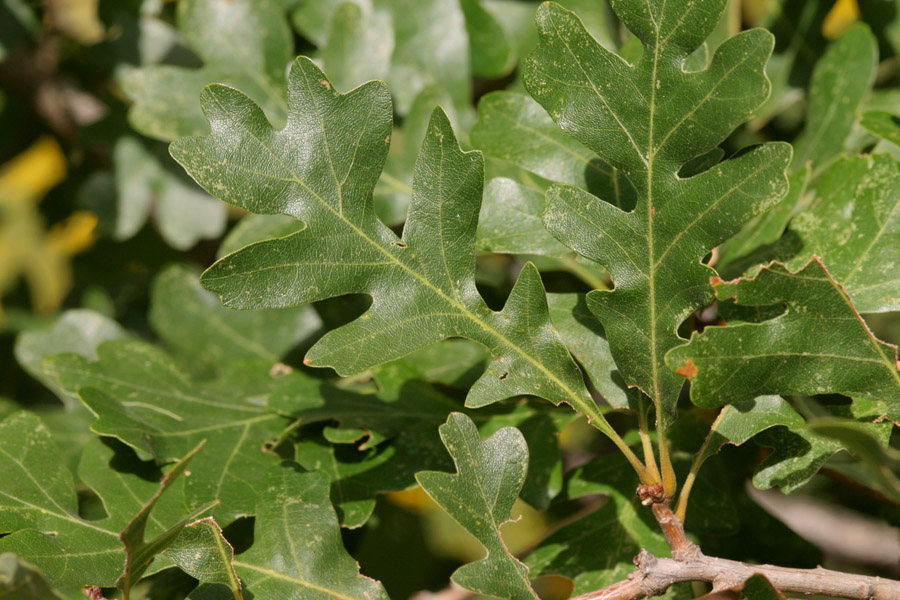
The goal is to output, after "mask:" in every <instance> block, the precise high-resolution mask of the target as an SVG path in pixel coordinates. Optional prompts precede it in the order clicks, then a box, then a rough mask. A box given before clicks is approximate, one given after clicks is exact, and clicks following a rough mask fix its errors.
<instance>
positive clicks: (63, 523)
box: [0, 412, 193, 591]
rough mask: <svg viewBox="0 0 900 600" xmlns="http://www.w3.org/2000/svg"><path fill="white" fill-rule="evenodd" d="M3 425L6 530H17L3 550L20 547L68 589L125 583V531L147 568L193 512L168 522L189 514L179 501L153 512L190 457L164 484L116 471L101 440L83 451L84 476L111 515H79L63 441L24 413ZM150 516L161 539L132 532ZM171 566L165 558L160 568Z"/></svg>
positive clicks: (138, 565)
mask: <svg viewBox="0 0 900 600" xmlns="http://www.w3.org/2000/svg"><path fill="white" fill-rule="evenodd" d="M0 429H2V436H0V444H2V446H0V469H2V477H0V486H2V497H3V500H2V503H3V505H4V506H3V510H2V511H0V529H2V530H3V532H5V533H9V535H7V536H5V537H3V538H2V539H0V553H3V552H14V553H15V554H17V555H18V556H19V557H21V558H22V559H23V560H24V561H26V562H28V563H29V564H32V565H34V566H35V567H36V568H38V569H39V570H40V571H41V572H43V573H44V574H45V576H46V577H47V578H48V580H49V581H50V583H51V584H52V585H54V586H56V587H59V588H60V589H61V590H63V591H65V590H66V589H68V590H70V591H80V590H81V587H82V586H84V585H86V584H90V585H99V586H103V587H107V586H113V585H115V584H116V583H117V580H118V579H119V577H120V576H121V575H122V574H123V569H124V568H125V566H126V551H125V547H123V544H122V540H120V534H119V532H120V531H121V532H123V533H122V536H123V539H125V538H127V539H129V540H130V542H129V543H131V544H132V548H134V549H135V550H136V551H137V554H138V555H139V558H138V560H136V561H135V560H133V558H132V557H133V556H134V554H131V555H129V562H128V565H129V568H130V569H132V570H134V571H135V572H142V571H144V570H145V569H146V568H147V567H148V566H149V565H150V562H151V561H152V560H153V558H154V555H155V554H156V553H157V552H159V551H161V550H163V549H164V548H165V543H166V542H167V541H170V540H171V537H173V534H177V532H178V530H180V528H181V527H183V526H184V525H186V524H187V523H188V522H189V521H190V520H191V519H192V518H193V517H191V518H189V519H185V520H182V521H181V522H179V523H177V524H176V525H174V526H166V525H164V523H167V522H168V523H171V522H173V521H175V520H176V519H178V518H179V517H181V516H182V515H181V514H179V512H180V510H179V509H175V510H172V504H169V506H168V507H166V509H164V510H163V511H162V513H163V514H159V513H160V511H155V512H154V513H153V515H150V511H151V510H152V509H153V507H154V505H155V504H156V503H157V501H158V500H159V499H160V494H162V492H163V491H165V490H166V488H167V487H169V486H170V485H172V483H173V482H174V481H175V479H176V478H177V477H178V475H179V474H180V473H181V472H182V471H183V470H184V468H185V465H186V460H187V458H189V456H186V460H185V461H184V462H182V463H180V464H178V465H176V466H175V467H173V469H172V470H171V471H170V474H171V475H170V476H169V475H167V476H165V477H163V481H162V485H161V486H160V484H159V483H157V481H154V480H149V481H148V480H146V479H144V478H142V477H140V476H138V475H137V474H131V473H123V472H117V471H114V470H113V469H111V468H110V461H111V460H112V459H113V451H112V450H111V449H110V448H108V447H106V446H104V445H103V444H102V443H100V442H99V440H95V441H94V443H92V444H91V445H90V446H89V447H88V450H86V451H85V453H84V455H83V457H82V462H81V466H80V467H79V475H80V478H81V479H82V481H84V482H85V483H86V484H88V485H89V486H91V488H92V489H93V490H94V491H95V492H96V493H97V495H98V496H100V498H101V499H103V500H104V504H105V506H106V508H107V512H108V514H109V516H108V517H107V518H106V519H103V520H100V521H87V520H85V519H83V518H81V517H80V516H79V514H78V502H77V498H76V495H75V489H74V485H73V480H72V476H71V474H70V473H69V471H68V470H66V468H65V466H63V465H62V464H60V462H59V461H58V460H57V458H56V454H57V450H56V447H55V444H54V443H53V441H52V439H51V437H50V433H49V431H48V430H47V429H46V428H45V427H44V426H43V424H42V423H41V422H40V420H39V419H38V418H37V417H35V416H34V415H32V414H30V413H26V412H21V413H17V414H14V415H12V416H10V417H8V418H7V419H5V420H4V421H3V422H2V424H0ZM175 506H178V504H175ZM176 511H177V512H176ZM136 513H137V515H138V516H137V517H133V515H135V514H136ZM148 518H149V524H150V527H149V532H150V533H151V534H153V535H155V536H156V537H155V538H154V539H153V540H151V541H150V542H144V541H143V535H142V534H143V527H139V528H138V530H137V531H136V533H139V534H140V535H138V536H136V537H132V534H131V533H129V532H132V531H135V530H134V529H133V527H134V526H133V525H131V524H132V523H134V524H137V525H141V524H147V523H148ZM166 565H167V563H166V562H165V561H161V562H158V563H157V564H154V565H153V567H154V568H156V569H158V568H161V567H164V566H166ZM123 583H124V585H126V586H127V585H128V583H127V582H123Z"/></svg>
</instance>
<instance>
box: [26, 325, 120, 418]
mask: <svg viewBox="0 0 900 600" xmlns="http://www.w3.org/2000/svg"><path fill="white" fill-rule="evenodd" d="M124 337H127V333H126V332H125V331H124V330H123V329H122V328H121V327H120V326H119V324H118V323H116V322H115V321H113V320H112V319H109V318H107V317H104V316H103V315H101V314H99V313H96V312H93V311H90V310H80V309H75V310H67V311H66V312H64V313H62V314H61V315H60V316H59V317H58V318H57V319H56V321H54V323H53V325H52V326H51V327H49V328H47V329H31V330H26V331H23V332H22V334H21V335H20V336H19V337H18V339H16V346H15V353H16V360H17V361H18V362H19V365H21V367H22V368H23V369H25V370H26V371H27V372H28V374H29V375H31V376H32V377H34V378H35V379H37V380H38V381H40V382H41V383H43V384H44V385H45V386H47V387H48V388H50V389H51V390H53V392H54V393H55V394H56V395H57V396H58V397H59V399H60V400H62V401H63V402H64V403H65V404H66V406H67V407H69V408H74V407H75V406H76V405H77V404H79V401H78V398H77V396H76V395H75V394H72V393H67V392H66V391H65V390H64V389H63V388H62V387H61V386H60V385H59V383H58V382H57V381H56V379H55V378H54V377H51V376H49V375H48V374H47V373H45V372H44V361H45V360H46V359H48V358H50V357H51V356H53V355H55V354H60V353H63V352H71V353H73V354H78V355H80V356H83V357H85V358H91V359H93V358H96V356H97V354H96V352H97V346H98V345H100V344H101V343H103V342H106V341H109V340H116V339H121V338H124Z"/></svg>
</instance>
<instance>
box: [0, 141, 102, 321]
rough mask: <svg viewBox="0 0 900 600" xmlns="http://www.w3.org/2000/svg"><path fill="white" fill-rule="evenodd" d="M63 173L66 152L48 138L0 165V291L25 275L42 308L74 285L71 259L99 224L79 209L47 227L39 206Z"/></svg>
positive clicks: (33, 298)
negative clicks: (46, 228) (48, 228)
mask: <svg viewBox="0 0 900 600" xmlns="http://www.w3.org/2000/svg"><path fill="white" fill-rule="evenodd" d="M65 177H66V159H65V156H64V155H63V152H62V150H61V149H60V147H59V144H57V143H56V141H55V140H54V139H52V138H49V137H48V138H43V139H41V140H39V141H38V142H36V143H35V144H34V145H33V146H31V148H29V149H28V150H26V151H25V152H23V153H21V154H20V155H19V156H17V157H16V158H14V159H12V160H11V161H9V162H8V163H7V164H5V165H3V167H0V295H2V294H3V293H5V292H6V291H8V290H9V289H10V288H12V287H13V285H15V283H16V281H17V280H18V279H19V277H22V276H24V277H25V279H26V281H27V282H28V288H29V291H30V293H31V302H32V305H33V306H34V309H35V310H36V311H37V312H41V313H49V312H53V311H55V310H57V309H58V308H59V306H60V305H61V304H62V301H63V299H64V298H65V295H66V294H67V293H68V291H69V289H70V287H71V285H72V270H71V266H70V265H69V259H70V257H71V256H72V255H73V254H76V253H78V252H81V251H83V250H85V249H86V248H88V247H89V246H90V245H91V244H93V242H94V229H95V228H96V226H97V217H96V216H95V215H94V214H92V213H90V212H86V211H79V212H76V213H74V214H72V215H71V216H69V218H67V219H65V220H64V221H62V222H60V223H58V224H57V225H55V226H53V227H52V228H51V229H50V231H49V232H48V231H45V229H44V218H43V216H42V215H41V213H40V211H39V210H38V205H39V204H40V202H41V200H42V199H43V198H44V196H45V195H46V193H47V192H48V191H50V189H51V188H53V187H54V186H56V185H57V184H59V182H61V181H62V180H63V179H65ZM0 318H2V308H0Z"/></svg>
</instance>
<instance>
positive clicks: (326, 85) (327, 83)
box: [319, 79, 331, 90]
mask: <svg viewBox="0 0 900 600" xmlns="http://www.w3.org/2000/svg"><path fill="white" fill-rule="evenodd" d="M319 83H321V84H322V85H324V86H325V89H326V90H330V89H331V84H330V83H329V82H328V80H327V79H323V80H322V81H320V82H319Z"/></svg>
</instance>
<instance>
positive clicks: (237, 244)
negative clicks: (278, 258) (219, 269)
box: [216, 214, 306, 258]
mask: <svg viewBox="0 0 900 600" xmlns="http://www.w3.org/2000/svg"><path fill="white" fill-rule="evenodd" d="M305 227H306V224H305V223H304V222H303V221H298V220H297V219H294V218H293V217H289V216H287V215H253V214H250V215H247V216H246V217H244V218H243V219H241V220H240V221H239V222H238V224H237V225H235V226H234V227H232V228H231V231H229V232H228V235H226V236H225V239H224V240H222V244H221V245H220V246H219V249H218V251H217V252H216V257H217V258H222V257H223V256H225V255H226V254H231V253H232V252H235V251H237V250H240V249H241V248H243V247H245V246H249V245H250V244H252V243H254V242H261V241H263V240H269V239H272V238H278V237H285V236H288V235H290V234H292V233H297V232H298V231H301V230H302V229H304V228H305Z"/></svg>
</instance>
